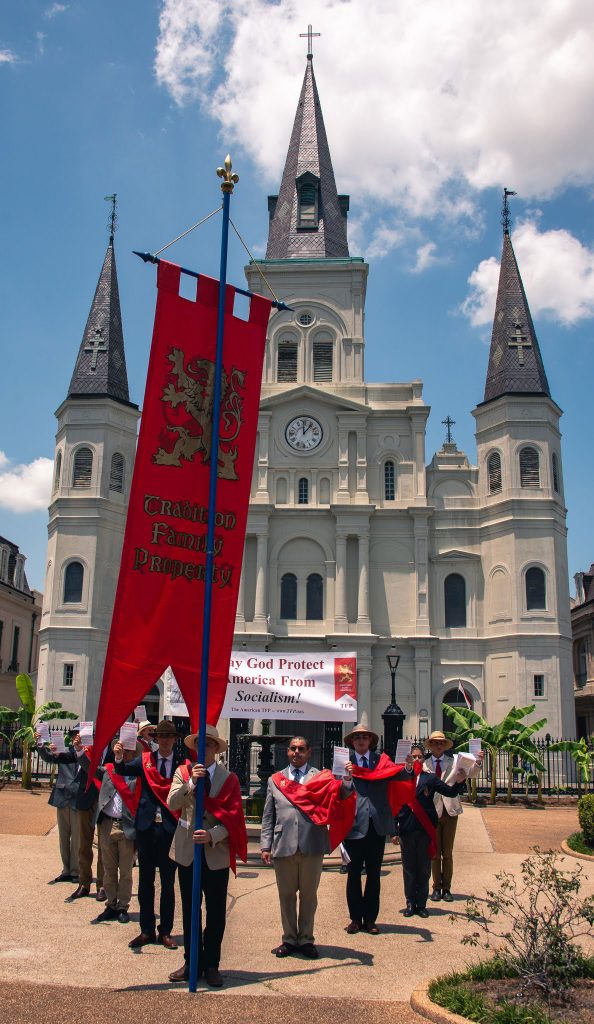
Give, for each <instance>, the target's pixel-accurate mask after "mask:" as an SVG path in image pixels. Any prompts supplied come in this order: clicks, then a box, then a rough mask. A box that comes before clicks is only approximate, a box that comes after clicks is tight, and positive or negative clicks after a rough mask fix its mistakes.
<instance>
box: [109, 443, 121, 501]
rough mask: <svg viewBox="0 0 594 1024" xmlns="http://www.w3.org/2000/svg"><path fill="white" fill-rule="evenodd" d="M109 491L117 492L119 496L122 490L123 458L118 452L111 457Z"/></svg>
mask: <svg viewBox="0 0 594 1024" xmlns="http://www.w3.org/2000/svg"><path fill="white" fill-rule="evenodd" d="M109 489H110V491H119V493H120V494H121V493H122V491H123V490H124V456H123V455H120V453H119V452H114V453H113V455H112V457H111V470H110V473H109Z"/></svg>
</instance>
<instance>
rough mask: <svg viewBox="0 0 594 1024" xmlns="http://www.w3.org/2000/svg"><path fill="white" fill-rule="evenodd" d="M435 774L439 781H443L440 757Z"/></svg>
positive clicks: (436, 763)
mask: <svg viewBox="0 0 594 1024" xmlns="http://www.w3.org/2000/svg"><path fill="white" fill-rule="evenodd" d="M435 774H436V775H437V778H438V779H441V758H440V757H438V758H437V760H436V762H435Z"/></svg>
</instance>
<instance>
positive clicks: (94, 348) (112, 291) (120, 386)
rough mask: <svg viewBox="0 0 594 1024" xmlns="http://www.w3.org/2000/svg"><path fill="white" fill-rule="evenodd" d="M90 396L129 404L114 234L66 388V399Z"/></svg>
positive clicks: (110, 240)
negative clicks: (67, 387) (68, 384)
mask: <svg viewBox="0 0 594 1024" xmlns="http://www.w3.org/2000/svg"><path fill="white" fill-rule="evenodd" d="M93 396H96V397H101V398H104V397H105V396H107V397H108V398H113V399H115V400H116V401H117V402H126V403H128V404H130V396H129V393H128V374H127V372H126V355H125V352H124V332H123V328H122V313H121V310H120V293H119V289H118V276H117V272H116V262H115V252H114V248H113V235H111V237H110V239H109V244H108V246H107V252H106V253H105V259H104V260H103V267H102V268H101V273H100V275H99V280H98V282H97V288H96V289H95V296H94V298H93V302H92V305H91V311H90V313H89V317H88V320H87V325H86V327H85V330H84V333H83V337H82V341H81V343H80V348H79V350H78V357H77V360H76V366H75V367H74V373H73V374H72V380H71V381H70V387H69V389H68V398H83V397H84V398H91V397H93Z"/></svg>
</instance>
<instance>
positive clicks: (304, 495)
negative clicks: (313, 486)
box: [297, 476, 309, 505]
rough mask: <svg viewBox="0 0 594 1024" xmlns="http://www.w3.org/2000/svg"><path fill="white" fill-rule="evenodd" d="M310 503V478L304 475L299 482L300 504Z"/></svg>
mask: <svg viewBox="0 0 594 1024" xmlns="http://www.w3.org/2000/svg"><path fill="white" fill-rule="evenodd" d="M308 503H309V480H308V479H307V477H305V476H302V477H300V479H299V484H298V497H297V504H298V505H307V504H308Z"/></svg>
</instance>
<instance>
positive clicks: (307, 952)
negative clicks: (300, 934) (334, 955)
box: [297, 942, 320, 960]
mask: <svg viewBox="0 0 594 1024" xmlns="http://www.w3.org/2000/svg"><path fill="white" fill-rule="evenodd" d="M297 951H298V952H299V953H301V954H302V955H303V956H304V957H307V959H308V960H317V959H318V957H319V955H320V954H319V953H318V950H317V947H316V946H314V944H313V942H306V943H305V944H304V945H303V946H298V947H297Z"/></svg>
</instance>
